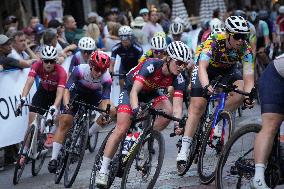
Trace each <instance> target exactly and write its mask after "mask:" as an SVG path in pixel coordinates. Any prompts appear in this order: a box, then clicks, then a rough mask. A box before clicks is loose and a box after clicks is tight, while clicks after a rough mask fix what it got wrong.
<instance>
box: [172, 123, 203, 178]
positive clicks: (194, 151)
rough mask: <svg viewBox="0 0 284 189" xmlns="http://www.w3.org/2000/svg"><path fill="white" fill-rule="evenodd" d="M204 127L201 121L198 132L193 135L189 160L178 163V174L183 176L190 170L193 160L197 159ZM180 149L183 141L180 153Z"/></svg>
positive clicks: (179, 146)
mask: <svg viewBox="0 0 284 189" xmlns="http://www.w3.org/2000/svg"><path fill="white" fill-rule="evenodd" d="M203 127H204V124H203V122H201V124H200V125H199V126H198V129H197V131H196V133H195V134H194V136H193V140H192V144H191V146H190V153H189V155H188V158H187V161H186V162H185V163H183V162H177V163H176V167H177V174H178V175H179V176H183V175H184V174H185V173H186V172H187V171H188V170H189V168H190V167H191V165H192V163H193V161H194V160H196V158H197V156H198V153H199V149H200V145H201V139H202V134H203V131H202V129H203ZM180 149H181V142H180V145H178V153H179V152H180ZM195 163H196V162H195Z"/></svg>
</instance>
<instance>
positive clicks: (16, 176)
mask: <svg viewBox="0 0 284 189" xmlns="http://www.w3.org/2000/svg"><path fill="white" fill-rule="evenodd" d="M33 133H34V125H31V126H30V127H29V128H28V129H27V132H26V134H25V138H24V141H23V142H21V147H20V152H19V154H18V160H17V163H16V165H15V170H14V177H13V184H14V185H16V184H18V183H19V180H20V178H21V176H22V173H23V171H24V169H25V165H26V163H27V161H28V154H29V150H28V151H27V152H26V153H23V151H24V147H25V144H26V143H27V144H28V146H30V144H31V140H30V138H32V136H33ZM29 136H30V137H29ZM21 156H25V161H24V162H23V163H22V165H21V164H20V160H21Z"/></svg>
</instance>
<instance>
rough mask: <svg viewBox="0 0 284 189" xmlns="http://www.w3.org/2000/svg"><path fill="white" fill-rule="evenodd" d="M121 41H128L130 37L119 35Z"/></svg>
mask: <svg viewBox="0 0 284 189" xmlns="http://www.w3.org/2000/svg"><path fill="white" fill-rule="evenodd" d="M119 37H120V39H121V40H129V39H131V35H121V36H119Z"/></svg>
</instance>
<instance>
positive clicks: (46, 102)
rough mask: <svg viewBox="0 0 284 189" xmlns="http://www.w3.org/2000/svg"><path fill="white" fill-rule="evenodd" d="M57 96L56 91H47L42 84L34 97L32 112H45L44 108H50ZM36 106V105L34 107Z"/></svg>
mask: <svg viewBox="0 0 284 189" xmlns="http://www.w3.org/2000/svg"><path fill="white" fill-rule="evenodd" d="M55 98H56V91H47V90H45V89H44V88H43V87H42V86H41V85H39V88H38V90H37V91H36V93H35V94H34V96H33V98H32V106H30V108H29V109H30V112H35V113H39V114H40V115H43V114H45V111H44V110H41V109H40V108H43V109H47V110H48V109H49V107H50V106H51V105H53V104H54V101H55ZM33 106H34V107H33Z"/></svg>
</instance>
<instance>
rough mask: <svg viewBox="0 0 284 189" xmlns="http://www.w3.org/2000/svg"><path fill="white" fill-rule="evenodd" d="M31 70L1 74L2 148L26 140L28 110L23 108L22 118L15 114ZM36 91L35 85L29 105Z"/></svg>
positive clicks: (29, 98)
mask: <svg viewBox="0 0 284 189" xmlns="http://www.w3.org/2000/svg"><path fill="white" fill-rule="evenodd" d="M29 70H30V69H29V68H27V69H24V70H14V71H6V72H0V78H1V79H0V88H1V93H0V148H1V147H4V146H8V145H12V144H16V143H19V142H21V141H22V140H23V138H24V134H25V132H26V129H27V126H28V108H27V107H24V108H23V112H22V116H18V117H16V115H15V112H16V109H17V104H18V103H19V100H20V98H21V97H20V94H21V93H22V90H23V88H24V85H25V83H26V80H27V76H28V73H29ZM35 91H36V85H35V83H34V85H33V86H32V88H31V90H30V94H29V96H28V97H27V103H29V102H31V99H32V96H33V95H34V93H35Z"/></svg>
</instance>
